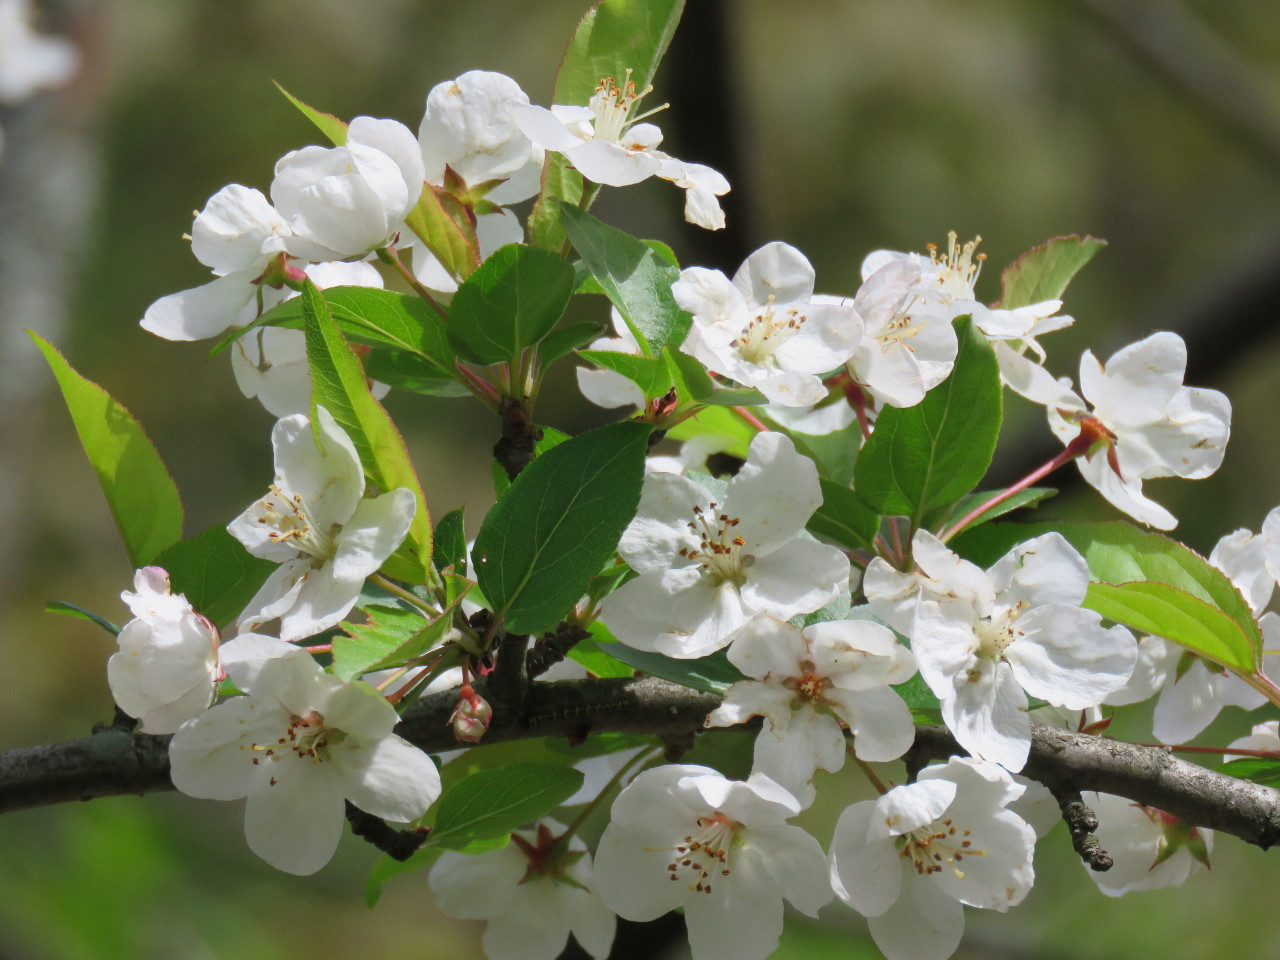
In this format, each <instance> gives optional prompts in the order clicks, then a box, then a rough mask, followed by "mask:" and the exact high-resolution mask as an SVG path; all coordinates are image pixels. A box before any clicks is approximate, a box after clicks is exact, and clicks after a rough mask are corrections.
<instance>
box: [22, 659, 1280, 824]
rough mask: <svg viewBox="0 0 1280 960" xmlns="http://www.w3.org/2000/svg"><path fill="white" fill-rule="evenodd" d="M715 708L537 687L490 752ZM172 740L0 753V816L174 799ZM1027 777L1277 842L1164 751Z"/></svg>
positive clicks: (947, 742) (1113, 753)
mask: <svg viewBox="0 0 1280 960" xmlns="http://www.w3.org/2000/svg"><path fill="white" fill-rule="evenodd" d="M456 703H457V694H456V692H452V691H447V692H445V693H440V694H435V695H433V696H430V697H424V698H423V699H421V700H419V701H418V702H417V703H415V704H413V706H412V707H410V708H409V710H408V711H407V713H406V715H405V717H404V719H403V720H402V721H401V722H400V724H399V726H398V727H397V728H396V730H397V732H398V733H399V734H400V735H401V736H402V737H404V738H405V739H407V740H409V741H410V742H412V743H414V744H416V745H417V746H419V747H421V748H422V749H423V750H426V751H427V752H428V753H438V752H440V751H442V750H448V749H453V748H455V747H457V743H456V742H455V741H454V738H453V734H452V730H451V727H450V725H449V716H450V714H451V713H452V712H453V708H454V706H455V705H456ZM718 704H719V698H718V697H715V696H713V695H712V694H707V693H699V692H697V691H694V690H690V689H688V688H687V687H681V686H678V685H676V684H673V683H667V682H666V681H663V680H658V679H655V678H652V677H646V678H642V679H608V680H562V681H557V682H554V683H533V684H530V686H529V691H528V695H527V696H526V698H525V700H524V705H523V709H522V710H521V711H520V712H519V714H518V715H516V716H511V715H508V716H507V717H502V716H500V715H496V716H495V718H494V722H493V725H492V726H491V727H490V728H489V731H488V733H487V734H486V735H485V743H499V742H504V741H509V740H520V739H525V738H530V737H544V736H547V737H569V738H573V739H580V738H582V737H584V736H585V735H586V734H587V733H590V732H597V733H638V734H648V735H651V736H657V737H662V738H664V739H665V740H668V741H675V740H679V739H680V738H682V737H688V736H689V735H691V734H693V733H694V732H696V731H698V730H701V729H702V725H703V720H704V718H705V717H706V715H707V714H708V713H709V712H710V711H711V710H713V709H715V707H716V706H717V705H718ZM168 740H169V738H168V737H156V736H148V735H146V734H128V733H124V732H122V731H119V730H111V729H108V730H105V731H104V732H102V733H98V734H94V735H93V736H89V737H84V738H81V739H79V740H70V741H67V742H64V743H58V744H50V745H47V746H40V747H28V748H25V749H20V750H11V751H8V752H7V753H0V813H3V812H8V811H10V810H22V809H26V808H29V807H38V806H44V805H47V804H54V803H66V802H69V801H72V800H89V799H93V798H95V797H108V796H121V795H125V794H131V793H132V794H142V793H152V792H155V791H160V790H171V789H173V787H172V784H171V783H170V780H169V756H168ZM963 752H964V751H963V750H961V749H960V747H959V746H958V745H957V744H956V742H955V740H954V739H952V737H951V735H950V734H949V733H948V732H947V731H946V730H944V729H941V728H939V727H919V728H917V731H916V744H915V747H914V748H913V750H912V756H913V757H914V758H916V759H917V760H923V759H924V758H926V757H928V758H934V759H945V758H947V757H950V756H952V755H953V754H962V753H963ZM1023 773H1025V774H1026V775H1027V776H1028V777H1030V778H1032V779H1033V780H1038V781H1039V782H1041V783H1043V784H1045V786H1047V787H1048V788H1049V789H1050V790H1052V791H1053V792H1054V793H1055V794H1056V795H1059V796H1067V795H1070V794H1071V793H1072V792H1079V791H1090V790H1096V791H1100V792H1103V793H1113V794H1117V795H1119V796H1122V797H1126V798H1128V799H1130V800H1134V801H1136V802H1138V803H1141V804H1144V805H1146V806H1151V807H1157V808H1159V809H1160V810H1164V811H1166V812H1168V813H1171V814H1173V815H1174V816H1177V817H1180V818H1182V819H1183V820H1186V821H1188V822H1189V823H1192V824H1195V825H1196V826H1200V827H1209V828H1211V829H1214V830H1219V831H1222V832H1224V833H1230V834H1233V835H1234V836H1237V837H1239V838H1240V839H1242V840H1245V841H1247V842H1249V843H1252V844H1255V845H1257V846H1259V847H1262V848H1263V849H1266V848H1268V847H1270V846H1272V845H1274V844H1276V843H1280V790H1275V789H1273V788H1271V787H1266V786H1261V785H1259V784H1255V783H1250V782H1247V781H1244V780H1237V779H1235V778H1234V777H1229V776H1226V775H1225V774H1221V773H1215V772H1214V771H1212V770H1207V769H1205V768H1203V767H1199V766H1196V765H1195V764H1191V763H1186V762H1185V761H1182V760H1179V759H1177V758H1176V757H1174V756H1172V755H1171V754H1170V753H1169V751H1167V750H1163V749H1160V748H1158V747H1142V746H1137V745H1135V744H1131V743H1123V742H1121V741H1118V740H1107V739H1103V738H1100V737H1094V736H1090V735H1087V734H1081V733H1070V732H1067V731H1064V730H1058V729H1055V728H1053V727H1046V726H1041V725H1036V726H1034V727H1033V731H1032V744H1031V756H1030V759H1029V760H1028V762H1027V766H1026V769H1025V770H1024V771H1023Z"/></svg>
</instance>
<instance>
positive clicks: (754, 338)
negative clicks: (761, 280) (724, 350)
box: [729, 296, 808, 364]
mask: <svg viewBox="0 0 1280 960" xmlns="http://www.w3.org/2000/svg"><path fill="white" fill-rule="evenodd" d="M806 319H808V318H807V317H806V316H805V315H804V314H803V313H801V312H800V311H799V310H798V309H797V308H795V307H791V306H787V307H777V306H775V304H774V302H773V297H772V296H771V297H769V302H768V303H766V304H765V305H764V306H763V307H761V308H760V309H759V310H757V311H756V313H755V314H754V316H752V318H751V320H750V321H749V322H748V323H747V325H746V326H745V327H743V328H742V332H741V333H739V334H738V336H737V337H735V338H734V339H733V340H730V341H729V346H731V347H733V348H734V349H735V350H737V351H738V353H739V355H740V356H741V357H742V359H743V360H745V361H747V362H748V363H757V364H764V363H768V362H769V361H770V360H772V359H773V354H774V351H776V350H777V349H778V348H779V347H780V346H782V345H783V344H784V343H786V342H787V341H788V340H789V339H791V337H792V335H793V334H794V333H795V332H796V331H797V330H799V329H800V328H801V327H802V326H803V325H804V322H805V320H806Z"/></svg>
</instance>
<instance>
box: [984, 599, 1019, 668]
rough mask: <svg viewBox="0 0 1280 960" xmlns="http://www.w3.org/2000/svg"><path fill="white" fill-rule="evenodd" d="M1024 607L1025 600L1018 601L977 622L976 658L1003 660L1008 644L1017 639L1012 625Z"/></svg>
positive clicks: (1016, 633) (1016, 632)
mask: <svg viewBox="0 0 1280 960" xmlns="http://www.w3.org/2000/svg"><path fill="white" fill-rule="evenodd" d="M1026 605H1027V604H1026V601H1025V600H1019V601H1018V602H1017V603H1015V604H1014V605H1013V606H1011V607H1007V608H1006V609H1004V610H1002V611H1000V612H998V613H994V614H992V615H991V616H989V617H983V618H982V619H981V620H979V621H978V625H977V628H976V630H975V632H976V633H977V635H978V649H977V651H976V652H977V654H978V656H980V657H986V658H988V659H990V660H1002V659H1004V652H1005V650H1007V649H1008V647H1009V644H1011V643H1013V642H1014V641H1015V640H1017V639H1018V636H1019V634H1018V631H1017V630H1015V629H1014V627H1013V624H1014V621H1016V620H1017V619H1018V617H1019V616H1021V614H1022V608H1023V607H1025V606H1026Z"/></svg>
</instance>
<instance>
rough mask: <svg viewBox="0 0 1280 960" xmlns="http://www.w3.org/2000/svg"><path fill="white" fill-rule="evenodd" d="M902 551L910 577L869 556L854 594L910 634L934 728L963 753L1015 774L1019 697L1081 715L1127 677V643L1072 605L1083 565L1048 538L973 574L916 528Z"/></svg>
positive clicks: (1025, 734) (1023, 720)
mask: <svg viewBox="0 0 1280 960" xmlns="http://www.w3.org/2000/svg"><path fill="white" fill-rule="evenodd" d="M912 553H913V556H914V558H915V562H916V564H917V565H918V567H919V569H920V572H919V573H911V574H904V573H900V572H898V571H896V570H894V569H893V568H892V567H890V566H889V565H888V564H887V563H885V562H884V561H883V560H881V559H879V558H877V559H875V560H873V561H872V562H871V564H870V565H869V566H868V568H867V572H866V576H865V578H864V581H863V589H864V590H865V591H866V594H867V599H868V601H869V602H870V604H871V607H872V609H873V610H875V611H876V613H877V614H879V615H880V616H881V617H882V618H884V620H885V621H886V622H888V623H889V624H891V625H892V626H894V627H896V628H897V629H898V630H900V631H901V632H903V633H906V634H907V635H908V636H909V637H910V638H911V649H912V651H913V652H914V653H915V655H916V661H917V663H918V664H919V667H920V675H921V677H923V678H924V681H925V682H926V683H927V684H928V685H929V688H930V689H931V690H932V691H933V692H934V694H935V695H936V696H937V697H938V699H939V701H941V704H942V718H943V720H944V722H945V723H946V725H947V727H948V728H949V729H950V730H951V732H952V733H953V734H955V737H956V739H957V740H958V741H959V742H960V744H961V746H963V747H964V748H965V749H966V750H968V751H969V752H970V753H972V754H974V755H975V756H980V757H983V758H985V759H987V760H994V761H996V762H997V763H1000V764H1002V765H1004V766H1005V767H1007V768H1008V769H1009V770H1011V771H1014V772H1016V771H1018V770H1021V769H1022V767H1023V764H1025V763H1026V759H1027V754H1028V751H1029V750H1030V747H1031V721H1030V719H1029V718H1028V717H1027V696H1028V694H1029V695H1031V696H1033V697H1038V698H1039V699H1042V700H1045V701H1047V702H1048V703H1050V704H1053V705H1054V706H1061V707H1066V708H1068V709H1071V710H1082V709H1084V708H1086V707H1091V706H1094V705H1096V704H1098V703H1100V702H1102V700H1103V698H1104V697H1106V696H1107V694H1109V693H1111V692H1113V691H1114V690H1116V689H1118V688H1119V687H1120V686H1121V685H1122V684H1123V683H1124V682H1125V681H1126V680H1128V678H1129V675H1130V673H1131V672H1132V670H1133V665H1134V661H1135V659H1136V657H1137V645H1136V644H1135V642H1134V639H1133V636H1132V635H1131V634H1130V633H1129V632H1128V631H1127V630H1126V629H1125V628H1124V627H1121V626H1113V627H1110V628H1104V627H1103V626H1102V618H1101V617H1100V616H1099V615H1098V614H1096V613H1094V612H1093V611H1091V610H1085V609H1083V608H1082V607H1081V606H1080V604H1081V602H1083V600H1084V596H1085V592H1086V590H1087V589H1088V585H1089V568H1088V566H1087V565H1086V564H1085V561H1084V558H1083V557H1081V556H1080V554H1079V553H1078V552H1076V550H1075V549H1074V548H1073V547H1072V546H1071V545H1070V544H1069V543H1067V541H1066V540H1065V539H1064V538H1063V537H1062V536H1061V535H1060V534H1057V533H1048V534H1044V535H1043V536H1040V537H1036V538H1035V539H1033V540H1029V541H1027V542H1026V543H1023V544H1020V545H1019V546H1017V547H1015V548H1014V549H1013V550H1011V551H1010V552H1009V553H1008V554H1006V555H1005V556H1004V557H1003V558H1001V559H1000V560H999V561H998V562H997V563H996V564H995V566H993V567H992V568H991V569H990V570H989V571H986V572H985V573H984V572H983V571H982V570H981V569H980V568H978V567H976V566H974V565H973V564H971V563H969V562H968V561H966V560H962V559H960V558H959V557H957V556H955V554H953V553H951V551H950V550H948V549H947V548H946V547H945V546H944V545H943V544H942V542H941V541H939V540H938V539H937V537H935V536H933V535H932V534H930V533H928V532H927V531H924V530H921V531H918V532H917V533H916V535H915V538H914V539H913V541H912Z"/></svg>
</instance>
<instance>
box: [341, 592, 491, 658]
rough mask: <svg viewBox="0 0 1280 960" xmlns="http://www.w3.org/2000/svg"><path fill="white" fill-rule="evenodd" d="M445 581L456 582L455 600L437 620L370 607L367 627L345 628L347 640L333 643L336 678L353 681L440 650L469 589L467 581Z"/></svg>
mask: <svg viewBox="0 0 1280 960" xmlns="http://www.w3.org/2000/svg"><path fill="white" fill-rule="evenodd" d="M445 579H446V580H452V581H454V582H455V585H456V586H455V588H454V589H451V590H450V593H451V595H452V596H453V598H454V599H453V602H452V603H451V604H449V605H448V606H447V607H445V609H444V611H443V612H442V613H440V614H439V615H438V616H436V617H435V618H434V619H431V620H428V619H426V618H425V617H424V616H423V615H422V611H420V610H405V609H403V608H402V607H384V606H369V607H365V609H364V613H365V616H366V617H367V618H368V621H367V622H366V623H360V624H353V623H348V624H343V625H342V627H343V629H344V630H345V631H346V633H347V636H345V637H342V636H338V637H334V639H333V672H334V674H335V675H336V676H337V677H338V678H339V679H342V680H352V679H354V678H355V677H358V676H360V675H361V674H362V673H369V672H371V671H373V670H384V669H386V668H388V667H398V666H400V665H401V664H403V663H405V662H406V661H408V660H411V659H413V658H414V657H417V656H420V655H422V654H424V653H426V652H427V651H428V650H430V649H431V648H432V647H435V646H437V645H438V644H439V643H440V641H441V640H443V639H444V636H445V634H446V633H448V631H449V627H450V626H452V624H453V611H454V609H455V608H456V607H457V605H458V603H459V602H460V601H461V600H462V597H463V596H464V595H465V594H466V587H467V586H468V585H469V581H467V580H466V578H464V577H453V576H446V578H445Z"/></svg>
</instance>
